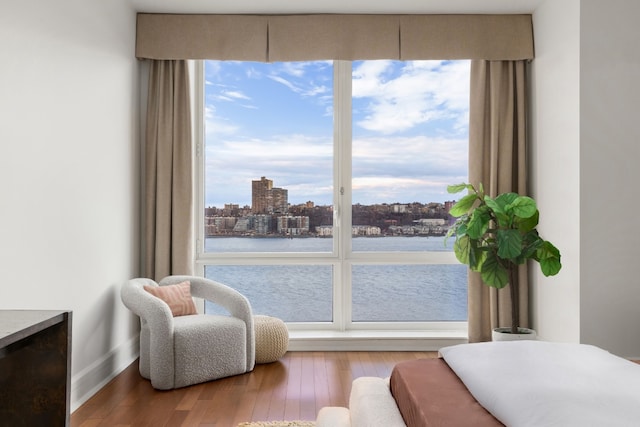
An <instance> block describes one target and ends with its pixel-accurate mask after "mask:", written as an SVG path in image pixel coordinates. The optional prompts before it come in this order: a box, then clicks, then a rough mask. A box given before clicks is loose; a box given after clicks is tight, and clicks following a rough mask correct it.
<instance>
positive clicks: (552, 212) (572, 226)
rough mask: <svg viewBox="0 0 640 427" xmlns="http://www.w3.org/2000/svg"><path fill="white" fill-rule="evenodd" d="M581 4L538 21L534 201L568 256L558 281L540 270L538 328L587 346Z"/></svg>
mask: <svg viewBox="0 0 640 427" xmlns="http://www.w3.org/2000/svg"><path fill="white" fill-rule="evenodd" d="M579 19H580V1H579V0H560V1H558V0H553V1H550V0H547V1H546V2H545V3H544V4H542V5H541V6H540V7H539V8H538V9H536V11H535V13H534V14H533V24H534V38H535V54H536V58H535V60H534V61H533V62H532V65H531V71H532V74H531V77H532V78H531V80H532V88H531V96H532V117H531V128H530V129H531V135H532V138H531V145H530V150H531V151H530V154H531V157H530V160H531V161H530V164H531V170H530V172H531V180H530V188H531V194H532V195H533V196H534V197H535V198H536V200H537V202H538V205H539V206H538V207H539V210H540V227H539V231H540V234H541V235H542V237H543V238H545V239H548V240H550V241H551V242H553V243H554V244H555V245H556V246H557V247H558V249H560V253H561V256H562V270H561V271H560V273H559V274H558V275H557V276H554V277H544V276H543V275H542V273H540V271H539V268H538V267H537V265H532V267H535V268H532V271H531V276H532V288H531V290H532V301H533V307H532V317H533V327H534V328H535V329H536V331H537V332H538V334H539V335H540V336H541V337H542V338H543V339H548V340H552V341H568V342H578V341H579V340H580V261H581V260H580V239H581V235H580V221H581V217H580V211H579V209H580V162H579V157H580V93H579V91H580V55H579V51H580V21H579Z"/></svg>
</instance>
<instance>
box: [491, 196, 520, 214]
mask: <svg viewBox="0 0 640 427" xmlns="http://www.w3.org/2000/svg"><path fill="white" fill-rule="evenodd" d="M519 197H521V196H519V195H518V194H517V193H502V194H500V195H499V196H498V197H496V203H497V204H498V205H500V207H501V208H502V211H503V212H508V211H509V210H510V208H511V206H512V205H513V203H514V202H515V201H516V200H518V198H519Z"/></svg>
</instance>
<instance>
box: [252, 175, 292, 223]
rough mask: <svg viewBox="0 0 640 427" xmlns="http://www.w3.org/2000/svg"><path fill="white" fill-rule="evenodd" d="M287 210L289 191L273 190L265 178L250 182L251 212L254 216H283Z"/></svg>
mask: <svg viewBox="0 0 640 427" xmlns="http://www.w3.org/2000/svg"><path fill="white" fill-rule="evenodd" d="M288 208H289V191H288V190H286V189H284V188H274V187H273V181H272V180H270V179H267V178H266V177H264V176H263V177H261V178H260V180H254V181H251V210H252V212H253V213H254V214H273V213H279V214H285V213H287V211H288Z"/></svg>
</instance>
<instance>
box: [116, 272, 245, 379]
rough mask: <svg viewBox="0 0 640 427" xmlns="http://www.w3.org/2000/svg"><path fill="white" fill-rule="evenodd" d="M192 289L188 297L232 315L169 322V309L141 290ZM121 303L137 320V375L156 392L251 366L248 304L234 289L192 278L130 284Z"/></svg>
mask: <svg viewBox="0 0 640 427" xmlns="http://www.w3.org/2000/svg"><path fill="white" fill-rule="evenodd" d="M183 281H189V282H190V283H191V294H192V295H193V296H195V297H199V298H203V299H205V300H208V301H211V302H213V303H215V304H218V305H220V306H222V307H224V308H225V309H227V311H228V312H229V313H230V315H229V316H225V315H209V314H194V315H186V316H178V317H173V315H172V313H171V309H170V308H169V306H168V305H167V304H166V303H165V302H164V301H162V300H160V299H159V298H157V297H155V296H153V295H151V294H150V293H149V292H147V291H146V290H145V289H144V285H149V286H165V285H172V284H177V283H180V282H183ZM121 298H122V301H123V303H124V304H125V306H126V307H127V308H129V310H131V311H132V312H133V313H135V314H136V315H138V316H139V317H140V374H141V375H142V376H143V377H144V378H147V379H150V380H151V385H152V386H153V387H154V388H156V389H160V390H169V389H173V388H179V387H185V386H188V385H191V384H197V383H201V382H205V381H210V380H214V379H217V378H223V377H228V376H231V375H237V374H242V373H245V372H249V371H251V370H253V368H254V366H255V333H254V327H253V314H252V311H251V305H250V304H249V301H248V300H247V299H246V298H245V297H244V296H243V295H242V294H240V293H239V292H238V291H236V290H235V289H233V288H231V287H228V286H226V285H223V284H221V283H218V282H215V281H212V280H209V279H205V278H202V277H194V276H169V277H166V278H164V279H162V280H161V281H160V282H159V283H156V282H155V281H153V280H151V279H144V278H138V279H131V280H128V281H127V282H125V283H124V284H123V285H122V288H121Z"/></svg>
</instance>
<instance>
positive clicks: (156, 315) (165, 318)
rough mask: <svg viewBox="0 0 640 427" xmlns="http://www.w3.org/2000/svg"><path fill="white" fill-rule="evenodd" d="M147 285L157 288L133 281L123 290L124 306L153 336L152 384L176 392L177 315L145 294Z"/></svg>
mask: <svg viewBox="0 0 640 427" xmlns="http://www.w3.org/2000/svg"><path fill="white" fill-rule="evenodd" d="M144 285H150V286H157V284H156V283H155V282H154V281H153V280H151V279H143V278H139V279H131V280H128V281H126V282H125V283H124V284H123V285H122V288H121V290H120V296H121V299H122V302H123V303H124V305H125V306H126V307H127V308H128V309H129V310H131V311H132V312H133V313H135V314H136V315H137V316H139V317H140V320H141V325H142V327H143V328H144V327H147V328H148V329H149V333H150V336H151V340H150V346H151V347H150V353H151V354H152V355H159V354H160V355H162V357H161V358H158V357H157V356H153V357H152V360H151V361H150V362H151V363H150V368H151V372H150V375H151V382H152V384H153V386H154V387H156V388H159V389H170V388H173V381H174V375H173V367H174V353H173V315H172V314H171V309H170V308H169V306H168V305H167V304H166V303H165V302H164V301H162V300H160V299H159V298H157V297H155V296H153V295H151V294H150V293H149V292H147V291H145V290H144Z"/></svg>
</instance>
